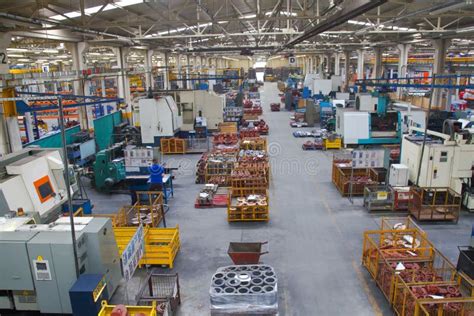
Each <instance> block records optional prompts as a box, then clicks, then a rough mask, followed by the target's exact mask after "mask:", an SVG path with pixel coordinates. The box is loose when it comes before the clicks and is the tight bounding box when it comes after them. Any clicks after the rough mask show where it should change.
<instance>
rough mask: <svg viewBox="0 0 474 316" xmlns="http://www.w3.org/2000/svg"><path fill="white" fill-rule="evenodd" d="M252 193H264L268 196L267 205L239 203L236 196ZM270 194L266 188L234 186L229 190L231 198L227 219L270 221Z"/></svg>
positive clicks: (229, 199)
mask: <svg viewBox="0 0 474 316" xmlns="http://www.w3.org/2000/svg"><path fill="white" fill-rule="evenodd" d="M252 194H258V195H263V196H265V198H266V204H265V205H258V204H256V205H238V204H237V202H236V198H238V197H247V196H249V195H252ZM268 198H269V194H268V190H267V189H265V188H232V189H231V190H229V198H228V204H227V221H228V222H249V221H252V222H255V221H258V222H261V221H264V222H268V221H269V220H270V214H269V203H270V202H269V199H268Z"/></svg>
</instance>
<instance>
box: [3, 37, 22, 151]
mask: <svg viewBox="0 0 474 316" xmlns="http://www.w3.org/2000/svg"><path fill="white" fill-rule="evenodd" d="M10 42H11V34H10V33H0V52H2V53H3V54H4V56H3V58H4V60H5V63H4V64H0V74H8V73H9V69H8V60H7V59H8V55H7V48H8V46H10ZM6 84H7V82H5V81H3V80H0V85H1V86H3V85H6ZM14 96H15V92H14V91H13V89H9V90H7V89H5V90H2V96H1V97H14ZM25 119H26V118H25ZM21 149H22V144H21V137H20V126H19V124H18V114H17V112H16V106H15V103H14V102H13V101H11V102H3V104H2V106H0V154H2V155H3V154H8V153H11V152H15V151H18V150H21Z"/></svg>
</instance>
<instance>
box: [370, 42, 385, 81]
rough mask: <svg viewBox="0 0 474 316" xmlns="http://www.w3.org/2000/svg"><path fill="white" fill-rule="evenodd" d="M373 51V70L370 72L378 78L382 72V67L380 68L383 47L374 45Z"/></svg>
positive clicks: (374, 77) (373, 76)
mask: <svg viewBox="0 0 474 316" xmlns="http://www.w3.org/2000/svg"><path fill="white" fill-rule="evenodd" d="M374 52H375V63H374V71H373V72H372V78H373V79H376V78H377V79H378V78H382V74H383V68H382V53H383V48H382V47H375V49H374Z"/></svg>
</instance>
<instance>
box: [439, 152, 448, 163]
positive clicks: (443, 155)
mask: <svg viewBox="0 0 474 316" xmlns="http://www.w3.org/2000/svg"><path fill="white" fill-rule="evenodd" d="M447 161H448V152H447V151H442V152H441V156H440V157H439V162H447Z"/></svg>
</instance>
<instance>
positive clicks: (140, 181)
mask: <svg viewBox="0 0 474 316" xmlns="http://www.w3.org/2000/svg"><path fill="white" fill-rule="evenodd" d="M125 180H126V181H127V183H128V186H129V188H130V191H131V192H132V194H133V195H135V194H134V192H135V191H140V190H141V191H148V190H149V187H150V175H148V174H137V175H127V177H126V178H125ZM133 195H132V196H133ZM173 196H174V188H173V175H172V174H170V173H165V174H163V198H164V200H165V204H168V199H169V198H171V197H173Z"/></svg>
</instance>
